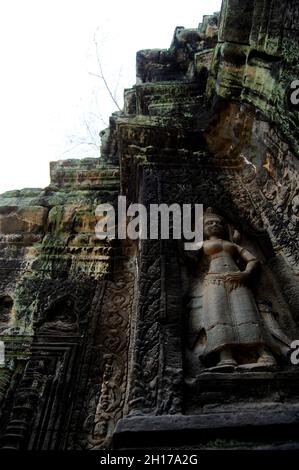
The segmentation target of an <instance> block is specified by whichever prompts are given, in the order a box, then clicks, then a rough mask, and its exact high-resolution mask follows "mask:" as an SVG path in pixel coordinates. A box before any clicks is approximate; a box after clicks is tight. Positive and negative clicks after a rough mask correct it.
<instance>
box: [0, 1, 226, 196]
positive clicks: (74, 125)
mask: <svg viewBox="0 0 299 470" xmlns="http://www.w3.org/2000/svg"><path fill="white" fill-rule="evenodd" d="M220 5H221V0H208V1H207V0H187V1H177V0H147V1H145V0H125V1H124V0H114V1H113V0H111V1H110V2H109V1H108V0H107V1H101V0H1V2H0V58H1V74H0V125H1V139H0V152H1V167H0V193H2V192H4V191H7V190H10V189H22V188H24V187H44V186H47V185H48V184H49V162H50V161H52V160H58V159H62V158H84V157H96V156H98V153H97V152H98V150H97V144H98V136H97V135H98V132H99V130H100V129H103V128H105V127H106V125H105V123H108V121H109V115H110V114H111V113H112V112H113V111H115V110H116V107H115V105H114V104H113V102H112V100H111V99H110V98H109V96H108V94H107V92H106V91H105V89H104V85H103V82H102V81H101V80H99V79H98V78H97V77H96V76H94V75H93V74H98V73H99V70H98V64H97V60H96V53H95V43H94V39H96V42H97V43H98V52H99V57H100V59H101V63H102V67H103V71H104V73H105V75H106V78H107V81H108V82H109V84H110V87H111V89H112V91H113V92H114V91H115V92H116V97H117V100H118V101H119V103H120V106H122V102H121V100H122V92H123V88H129V87H131V86H132V85H133V84H134V83H135V56H136V51H137V50H140V49H149V48H167V47H169V45H170V43H171V39H172V36H173V32H174V29H175V27H176V26H185V27H189V28H195V27H197V26H198V23H199V22H200V21H201V18H202V15H203V14H210V13H213V12H214V11H218V10H219V9H220Z"/></svg>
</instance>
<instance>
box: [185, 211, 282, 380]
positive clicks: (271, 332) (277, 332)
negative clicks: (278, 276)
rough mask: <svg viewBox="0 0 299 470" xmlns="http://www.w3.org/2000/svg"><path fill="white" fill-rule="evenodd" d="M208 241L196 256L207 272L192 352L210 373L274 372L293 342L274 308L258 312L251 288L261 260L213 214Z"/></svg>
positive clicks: (207, 222)
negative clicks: (271, 370) (236, 240)
mask: <svg viewBox="0 0 299 470" xmlns="http://www.w3.org/2000/svg"><path fill="white" fill-rule="evenodd" d="M236 234H237V235H238V233H237V232H235V233H234V236H235V235H236ZM204 235H205V241H204V242H203V244H202V247H201V248H200V249H199V250H198V252H197V253H196V255H194V253H193V254H192V256H195V259H196V262H197V263H203V264H204V263H206V266H205V267H203V272H202V273H201V275H200V277H199V279H198V282H197V284H195V290H197V293H195V297H194V298H193V300H192V301H191V303H190V307H191V312H190V334H191V336H190V342H189V346H190V348H191V349H192V350H193V352H195V354H196V355H197V356H198V358H199V359H200V360H201V362H202V364H203V366H204V367H205V368H206V369H207V370H209V371H216V372H231V371H233V370H234V369H235V368H238V369H239V370H240V369H245V370H252V371H255V370H269V369H273V368H274V367H275V366H276V359H275V355H276V354H275V353H277V352H278V353H281V354H287V353H288V352H289V350H290V343H291V340H290V339H289V338H288V337H287V335H286V334H285V333H284V332H283V330H282V329H281V327H280V325H279V322H278V321H277V315H276V316H275V314H274V313H273V311H272V310H271V303H267V302H261V303H260V305H259V307H260V308H258V305H257V301H256V299H255V298H254V294H253V292H252V290H251V288H250V282H251V280H252V278H253V277H256V276H255V273H257V270H258V266H259V260H258V259H257V257H256V256H255V255H253V254H252V253H251V252H250V251H248V250H247V249H245V248H244V247H242V246H240V245H238V244H236V243H234V242H233V241H230V239H229V232H228V225H227V223H226V221H225V219H224V218H223V217H222V216H220V215H218V214H216V213H215V212H214V211H213V210H212V209H211V208H208V209H207V211H206V213H205V216H204Z"/></svg>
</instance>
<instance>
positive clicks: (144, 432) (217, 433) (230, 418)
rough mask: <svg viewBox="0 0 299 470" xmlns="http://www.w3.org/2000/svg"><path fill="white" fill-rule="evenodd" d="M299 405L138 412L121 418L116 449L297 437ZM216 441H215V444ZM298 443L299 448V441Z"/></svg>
mask: <svg viewBox="0 0 299 470" xmlns="http://www.w3.org/2000/svg"><path fill="white" fill-rule="evenodd" d="M298 435H299V406H298V405H297V406H291V407H286V409H285V410H283V411H277V410H271V409H267V410H266V411H265V410H263V409H262V407H260V408H258V407H257V409H256V410H255V411H248V412H237V413H236V412H227V413H225V412H221V413H206V414H201V415H189V416H188V415H164V416H135V417H126V418H123V419H121V420H120V421H119V422H118V424H117V426H116V429H115V432H114V435H113V447H114V448H115V449H127V448H128V449H129V448H161V447H170V448H174V447H175V448H180V447H184V446H190V447H191V448H192V447H202V448H210V447H213V445H216V443H217V441H219V440H223V441H226V442H228V443H230V448H231V446H232V445H233V447H234V448H238V447H239V445H240V444H241V443H242V445H243V446H244V443H245V445H246V444H247V445H248V448H255V445H256V443H258V444H259V445H261V444H263V445H266V446H267V445H269V444H271V445H275V443H279V442H280V441H281V442H286V441H289V443H290V444H292V443H294V441H296V440H298ZM213 443H214V444H213ZM292 445H296V446H297V448H298V449H299V443H296V444H292Z"/></svg>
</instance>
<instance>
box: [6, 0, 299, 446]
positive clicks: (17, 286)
mask: <svg viewBox="0 0 299 470" xmlns="http://www.w3.org/2000/svg"><path fill="white" fill-rule="evenodd" d="M194 14H195V15H196V12H194ZM298 14H299V2H298V1H297V0H288V1H287V0H280V1H278V0H254V1H246V0H224V1H223V4H222V9H221V13H215V14H214V15H210V16H205V17H204V18H203V22H202V23H200V24H199V26H198V28H196V29H185V28H183V27H177V28H176V29H175V32H174V37H173V40H172V42H171V45H170V48H169V49H165V50H164V49H163V50H143V51H139V52H138V53H137V59H136V60H137V66H136V75H137V79H136V85H135V86H134V87H133V88H132V89H128V90H125V92H124V93H125V106H124V110H123V112H119V113H114V114H113V116H112V117H111V118H110V126H109V128H108V129H106V130H105V131H103V132H102V133H101V134H102V148H101V157H100V158H99V159H82V160H66V161H58V162H54V163H52V164H51V183H50V186H49V187H47V188H45V189H43V190H42V189H25V190H20V191H10V192H7V193H5V194H2V195H1V196H0V268H1V269H0V339H1V341H3V342H4V344H5V352H6V354H5V366H4V367H1V368H0V444H1V447H2V448H4V449H36V450H38V449H102V448H107V447H111V446H112V447H114V448H118V449H119V448H132V447H135V448H136V447H144V446H145V443H146V445H147V446H148V447H160V448H163V447H181V448H184V447H187V446H188V447H192V448H194V449H213V448H224V449H238V448H246V449H247V448H248V449H251V448H264V449H272V448H276V449H277V448H278V449H282V448H298V447H299V442H298V435H299V434H298V428H299V418H298V416H299V381H298V379H299V369H298V367H299V366H298V365H297V366H296V365H294V364H292V363H291V361H290V352H291V349H290V344H291V342H292V341H293V340H296V339H299V323H298V322H299V288H298V268H299V265H298V225H299V186H298V156H299V147H298V124H299V122H298V121H299V115H298V107H296V106H294V105H292V104H291V103H290V100H289V95H290V85H291V82H292V81H294V80H296V79H299V70H298V53H299V36H298V35H299V16H298ZM119 194H122V195H125V196H126V197H127V201H128V204H129V203H137V202H139V203H142V204H144V205H145V206H146V207H148V206H149V205H150V204H152V203H158V204H160V203H166V204H172V203H179V204H180V205H181V204H189V203H193V204H195V203H198V204H203V205H204V208H205V209H206V208H208V207H213V209H214V211H216V212H217V213H218V214H221V216H222V217H223V218H224V219H225V220H226V221H227V226H228V227H229V229H230V233H231V234H232V236H231V239H232V240H234V242H235V243H237V244H238V245H239V246H240V247H241V248H242V249H243V250H249V251H250V253H252V254H254V256H255V258H256V259H258V260H259V270H258V271H257V272H256V273H255V275H254V277H253V278H252V280H251V285H250V292H251V295H252V298H254V305H255V307H254V308H256V311H257V314H258V318H259V320H258V321H259V325H260V328H261V330H263V331H264V330H265V331H266V330H267V335H268V336H267V338H268V339H267V341H266V343H267V348H268V350H270V351H271V355H273V357H274V358H275V363H273V364H271V366H269V365H268V366H266V365H265V367H255V364H256V362H255V359H252V358H251V356H250V354H253V356H254V354H257V351H253V353H252V352H249V351H247V350H246V351H245V349H246V348H245V349H242V348H240V350H239V349H238V348H236V349H235V351H234V354H235V359H236V361H237V363H238V365H239V367H234V368H233V370H232V369H230V370H226V372H225V373H224V372H222V371H221V370H219V368H217V366H216V367H215V364H214V363H213V360H214V358H213V355H212V359H211V361H212V362H211V363H210V362H209V360H210V359H208V360H207V362H205V359H202V358H203V357H204V354H203V353H202V351H203V348H204V347H205V346H206V345H205V341H206V338H205V337H203V335H202V331H203V330H202V329H201V327H200V326H198V323H200V322H199V319H200V318H203V316H204V315H205V314H207V312H209V314H213V311H214V310H212V311H211V310H209V308H210V307H209V308H207V305H206V304H205V303H204V302H205V301H204V300H203V299H204V298H205V293H204V291H205V289H206V287H205V285H206V284H205V281H204V279H206V277H205V276H206V272H207V271H206V270H207V267H206V264H205V261H204V260H203V261H202V262H199V263H198V264H197V265H196V266H195V265H194V263H193V262H192V260H189V259H187V257H186V254H185V253H184V250H182V246H181V243H180V241H178V240H139V241H138V242H137V241H130V240H112V241H111V240H108V239H106V240H99V239H97V237H96V236H95V225H96V222H97V218H96V215H95V209H96V207H97V205H98V204H100V203H110V204H112V205H114V206H115V207H117V197H118V195H119ZM234 234H236V236H235V237H234V238H233V235H234ZM246 289H248V288H247V287H246ZM232 290H233V289H232ZM217 292H218V291H217ZM235 292H236V290H235ZM238 292H239V291H238ZM243 292H244V291H243ZM246 292H247V291H246ZM217 295H218V294H217ZM242 295H243V297H242V296H241V294H240V296H239V297H238V299H237V301H238V303H237V304H236V305H238V310H239V311H240V314H241V313H242V311H243V310H244V309H245V303H246V300H245V299H244V295H245V294H242ZM215 296H216V290H215ZM213 298H216V297H213ZM213 298H212V301H213ZM215 308H216V307H215ZM244 311H245V310H244ZM211 312H212V313H211ZM235 314H236V315H239V312H235ZM204 321H206V320H204ZM248 328H249V326H248ZM241 346H242V344H241ZM215 354H216V355H217V354H218V352H217V351H216V353H215ZM215 357H216V356H215ZM216 360H217V359H216ZM244 365H245V366H248V367H244ZM259 365H261V364H259Z"/></svg>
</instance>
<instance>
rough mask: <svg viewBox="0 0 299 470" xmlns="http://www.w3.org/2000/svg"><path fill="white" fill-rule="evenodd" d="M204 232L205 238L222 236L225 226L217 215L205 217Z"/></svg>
mask: <svg viewBox="0 0 299 470" xmlns="http://www.w3.org/2000/svg"><path fill="white" fill-rule="evenodd" d="M204 234H205V236H206V237H207V238H210V237H219V238H222V237H223V236H224V234H225V227H224V223H223V221H222V219H220V218H218V217H211V218H207V219H206V220H205V221H204Z"/></svg>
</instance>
